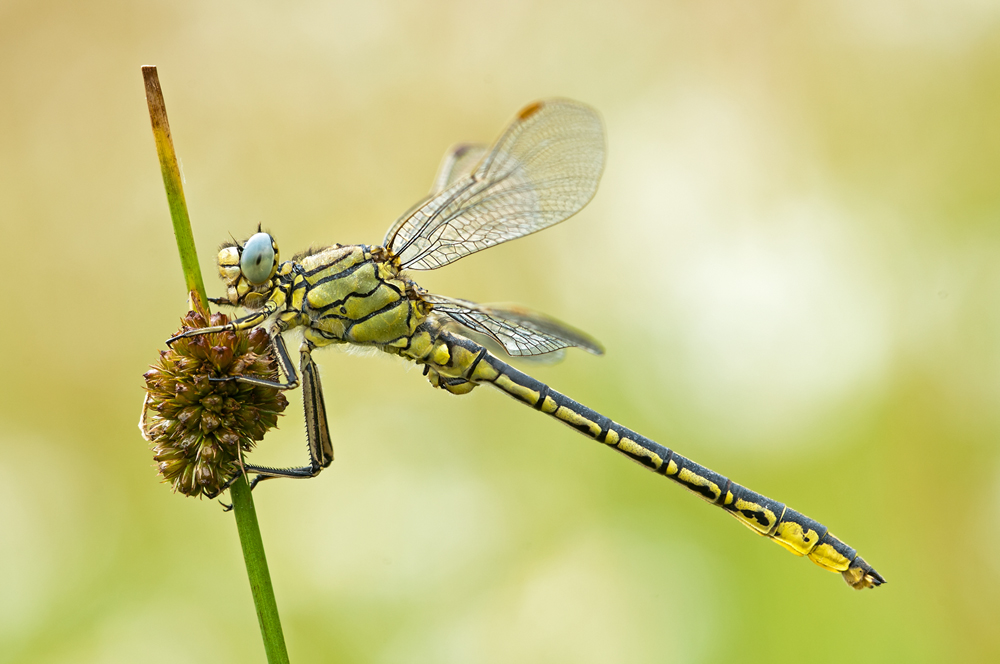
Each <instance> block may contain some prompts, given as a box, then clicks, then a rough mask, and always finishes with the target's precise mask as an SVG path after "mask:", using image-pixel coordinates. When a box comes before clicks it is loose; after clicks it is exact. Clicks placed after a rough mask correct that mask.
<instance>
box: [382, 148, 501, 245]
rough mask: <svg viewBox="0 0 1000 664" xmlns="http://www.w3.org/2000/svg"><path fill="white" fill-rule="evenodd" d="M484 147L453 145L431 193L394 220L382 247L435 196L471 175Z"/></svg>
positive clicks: (484, 151)
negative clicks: (458, 180)
mask: <svg viewBox="0 0 1000 664" xmlns="http://www.w3.org/2000/svg"><path fill="white" fill-rule="evenodd" d="M486 147H487V146H485V145H482V144H479V143H459V144H458V145H453V146H451V148H449V149H448V151H447V152H446V153H445V155H444V158H443V159H442V160H441V165H440V166H438V172H437V175H436V176H435V177H434V183H433V184H432V185H431V193H430V195H429V196H427V197H426V198H424V199H422V200H420V201H417V203H416V205H414V206H413V207H411V208H410V209H409V210H407V211H406V212H405V213H404V214H403V216H401V217H400V218H399V219H397V220H396V222H395V223H394V224H393V225H392V226H391V227H390V228H389V230H388V231H386V234H385V240H383V242H382V246H384V247H388V246H389V243H390V242H391V241H392V238H393V237H394V236H395V235H396V232H397V231H399V228H400V226H402V225H403V224H405V223H406V220H407V219H409V218H410V217H411V216H412V215H413V213H414V212H416V211H417V210H419V209H420V208H422V207H423V206H424V205H426V204H427V203H428V202H429V201H431V200H433V199H434V197H435V196H438V195H439V194H440V193H441V192H442V191H444V190H445V189H447V188H448V187H450V186H451V185H453V184H455V181H456V180H457V179H459V178H467V177H469V175H471V173H472V169H474V168H475V167H476V166H477V165H478V164H479V162H480V161H482V159H483V155H484V154H486Z"/></svg>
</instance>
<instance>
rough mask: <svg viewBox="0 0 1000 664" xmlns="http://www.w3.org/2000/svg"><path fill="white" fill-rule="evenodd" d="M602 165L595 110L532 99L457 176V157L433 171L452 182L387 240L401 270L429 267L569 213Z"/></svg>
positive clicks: (586, 195) (588, 192) (588, 193)
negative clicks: (450, 164) (472, 166)
mask: <svg viewBox="0 0 1000 664" xmlns="http://www.w3.org/2000/svg"><path fill="white" fill-rule="evenodd" d="M603 169H604V128H603V126H602V124H601V118H600V117H599V116H598V115H597V112H596V111H595V110H593V109H592V108H590V107H589V106H586V105H584V104H581V103H579V102H575V101H570V100H568V99H550V100H546V101H541V102H535V103H534V104H530V105H529V106H527V107H525V108H524V109H522V110H521V112H520V113H518V115H517V117H516V118H515V119H514V121H513V122H512V123H511V124H510V126H508V127H507V129H506V130H505V131H504V133H503V135H501V136H500V138H499V139H498V140H497V142H496V143H495V144H494V145H493V146H492V147H491V148H490V150H489V151H488V152H487V153H486V155H485V156H484V157H483V159H482V161H481V162H479V165H478V166H477V167H476V168H475V170H473V171H472V172H471V173H469V174H468V175H464V176H463V175H461V174H458V170H459V168H458V166H457V164H456V166H455V168H452V169H451V170H450V173H449V175H447V176H444V177H443V178H442V177H441V176H440V175H439V181H440V180H441V179H443V180H448V179H449V178H451V179H453V182H452V184H450V185H449V186H446V188H445V189H444V190H443V191H441V192H440V193H439V194H437V195H436V196H432V197H431V198H430V200H428V201H426V202H425V203H423V204H422V205H419V206H418V207H417V209H415V210H414V211H412V212H410V213H408V214H407V215H404V217H403V218H401V219H400V220H399V221H397V222H396V224H394V225H393V228H392V229H390V232H389V234H388V235H387V237H386V243H385V246H386V247H388V248H389V249H390V250H391V251H392V252H393V253H394V254H395V255H396V256H398V257H399V259H400V265H401V266H402V267H403V268H404V269H411V270H433V269H435V268H438V267H441V266H442V265H447V264H448V263H451V262H453V261H456V260H458V259H459V258H462V257H463V256H468V255H469V254H471V253H474V252H476V251H480V250H482V249H486V248H488V247H492V246H494V245H497V244H500V243H501V242H506V241H508V240H513V239H515V238H519V237H521V236H524V235H528V234H529V233H534V232H535V231H539V230H541V229H543V228H547V227H548V226H551V225H553V224H557V223H559V222H560V221H562V220H563V219H566V218H567V217H570V216H571V215H573V214H575V213H576V212H577V211H579V210H580V208H582V207H583V206H584V205H586V204H587V202H588V201H590V199H591V198H592V197H593V196H594V193H595V192H596V191H597V183H598V181H599V180H600V178H601V171H602V170H603ZM453 174H454V175H453ZM439 181H436V183H435V186H437V184H439Z"/></svg>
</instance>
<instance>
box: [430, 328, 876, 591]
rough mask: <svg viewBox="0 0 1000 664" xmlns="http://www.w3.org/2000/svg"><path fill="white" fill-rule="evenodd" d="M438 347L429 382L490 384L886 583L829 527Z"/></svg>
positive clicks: (462, 347)
mask: <svg viewBox="0 0 1000 664" xmlns="http://www.w3.org/2000/svg"><path fill="white" fill-rule="evenodd" d="M437 341H438V343H439V344H441V345H444V346H446V347H447V349H448V357H449V362H448V366H447V369H446V370H445V371H444V372H443V373H442V372H441V371H440V370H439V369H438V368H437V367H432V369H431V371H433V372H434V373H432V374H431V376H430V378H431V382H432V383H433V384H435V385H437V386H439V387H444V388H445V389H448V390H449V391H451V392H454V393H458V394H463V393H465V392H468V391H470V390H471V389H472V388H473V387H474V386H475V385H476V384H480V383H489V384H491V385H493V386H494V387H496V388H497V389H499V390H501V391H502V392H504V393H506V394H508V395H509V396H511V397H513V398H515V399H517V400H518V401H521V402H522V403H524V404H526V405H528V406H531V407H532V408H534V409H536V410H539V411H541V412H543V413H545V414H547V415H550V416H551V417H554V418H555V419H557V420H559V421H561V422H562V423H563V424H566V425H568V426H570V427H572V428H574V429H576V430H577V431H579V432H581V433H583V434H584V435H586V436H588V437H590V438H593V439H594V440H596V441H598V442H600V443H603V444H605V445H607V446H608V447H611V448H613V449H615V450H617V451H618V452H621V453H622V454H624V455H625V456H627V457H629V458H630V459H632V460H633V461H635V462H637V463H639V464H641V465H643V466H645V467H647V468H649V469H650V470H652V471H654V472H656V473H659V474H660V475H664V476H666V477H669V478H670V479H672V480H674V481H675V482H677V483H678V484H680V485H681V486H683V487H684V488H685V489H687V490H689V491H691V492H692V493H694V494H695V495H697V496H699V497H700V498H702V499H703V500H705V501H707V502H709V503H712V504H714V505H718V506H719V507H721V508H723V509H724V510H726V512H728V513H729V514H731V515H732V516H733V517H735V518H736V519H737V520H738V521H739V522H740V523H742V524H743V525H745V526H747V527H748V528H750V529H751V530H753V531H754V532H756V533H758V534H759V535H762V536H765V537H768V538H770V539H772V540H774V541H775V542H776V543H778V544H780V545H781V546H782V547H784V548H785V549H788V550H789V551H791V552H792V553H794V554H795V555H798V556H807V557H808V558H809V559H810V560H812V561H813V562H814V563H816V564H817V565H819V566H820V567H822V568H824V569H826V570H829V571H833V572H840V573H841V574H842V575H843V577H844V579H845V581H847V583H848V584H849V585H851V586H852V587H854V588H859V589H860V588H871V587H874V586H878V585H881V584H882V583H884V582H885V579H884V578H882V576H881V575H880V574H879V573H878V572H876V571H875V570H874V569H873V568H872V567H871V566H870V565H869V564H868V563H867V562H865V560H864V559H863V558H861V557H860V556H858V555H857V551H855V550H854V549H853V548H851V547H850V546H848V545H847V544H845V543H844V542H842V541H840V540H839V539H837V538H836V537H834V536H833V535H832V534H830V532H829V530H828V529H827V527H826V526H824V525H823V524H821V523H819V522H818V521H815V520H813V519H811V518H809V517H807V516H805V515H804V514H801V513H799V512H796V511H795V510H793V509H791V508H789V507H787V506H786V505H784V504H783V503H780V502H778V501H776V500H773V499H771V498H768V497H767V496H764V495H762V494H759V493H757V492H755V491H752V490H750V489H747V488H746V487H744V486H741V485H739V484H737V483H735V482H733V481H732V480H730V479H729V478H727V477H725V476H724V475H721V474H719V473H717V472H715V471H713V470H711V469H709V468H706V467H704V466H702V465H700V464H698V463H695V462H694V461H691V460H690V459H687V458H685V457H684V456H681V455H680V454H678V453H676V452H674V451H673V450H671V449H669V448H667V447H664V446H663V445H660V444H659V443H657V442H655V441H652V440H650V439H648V438H646V437H645V436H641V435H639V434H638V433H636V432H634V431H632V430H631V429H629V428H627V427H624V426H622V425H620V424H618V423H617V422H615V421H613V420H611V419H610V418H608V417H605V416H604V415H601V414H600V413H598V412H596V411H594V410H592V409H590V408H587V407H586V406H584V405H583V404H580V403H578V402H576V401H574V400H573V399H570V398H569V397H567V396H566V395H564V394H561V393H560V392H557V391H556V390H553V389H552V388H550V387H549V386H548V385H546V384H545V383H543V382H541V381H539V380H536V379H534V378H532V377H531V376H529V375H527V374H525V373H523V372H521V371H518V370H517V369H515V368H514V367H512V366H510V365H509V364H507V363H506V362H504V361H503V360H501V359H499V358H497V357H496V356H494V355H492V354H490V353H489V352H488V351H487V350H486V349H485V348H483V347H482V346H480V345H479V344H476V343H475V342H473V341H470V340H468V339H465V338H462V337H458V336H455V335H452V334H449V333H447V332H441V333H440V334H439V335H438V339H437ZM439 352H440V351H439ZM425 361H426V360H425ZM435 374H436V375H435ZM456 388H457V389H456Z"/></svg>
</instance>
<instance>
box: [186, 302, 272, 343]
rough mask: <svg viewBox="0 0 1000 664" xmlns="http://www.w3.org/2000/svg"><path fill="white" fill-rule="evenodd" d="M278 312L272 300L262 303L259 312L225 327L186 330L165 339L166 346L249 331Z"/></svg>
mask: <svg viewBox="0 0 1000 664" xmlns="http://www.w3.org/2000/svg"><path fill="white" fill-rule="evenodd" d="M277 310H278V303H277V302H275V301H273V300H268V301H267V302H265V303H264V307H263V308H262V309H261V310H260V311H255V312H253V313H252V314H247V315H246V316H243V317H242V318H237V319H235V320H231V321H229V322H228V323H226V324H225V325H216V326H214V327H197V328H194V329H193V330H188V331H187V332H181V333H180V334H178V335H176V336H173V337H170V338H169V339H167V345H168V346H169V345H170V344H172V343H174V342H175V341H177V340H178V339H184V338H187V337H197V336H198V335H201V334H211V333H213V332H227V331H228V332H236V331H237V330H249V329H252V328H255V327H257V326H258V325H260V324H261V323H263V322H264V321H266V320H267V319H268V318H270V317H271V316H272V315H273V314H274V312H276V311H277Z"/></svg>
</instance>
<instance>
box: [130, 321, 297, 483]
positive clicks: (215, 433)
mask: <svg viewBox="0 0 1000 664" xmlns="http://www.w3.org/2000/svg"><path fill="white" fill-rule="evenodd" d="M228 322H229V319H228V318H227V317H226V316H225V315H223V314H212V316H211V320H210V321H208V322H206V320H205V318H204V316H202V315H201V314H200V313H198V312H195V311H191V312H188V314H187V315H186V316H184V318H183V319H182V324H183V328H182V331H187V330H191V329H195V328H201V327H210V326H212V327H214V326H216V325H225V324H226V323H228ZM225 376H252V377H256V378H264V379H267V380H271V381H277V380H278V371H277V364H276V363H275V361H274V358H273V356H272V355H271V344H270V341H269V340H268V337H267V333H266V332H265V331H264V330H262V329H261V328H259V327H258V328H254V329H253V330H251V331H250V332H244V331H240V332H229V331H226V332H212V333H209V334H202V335H198V336H194V337H185V338H183V339H178V340H177V341H175V342H174V343H173V345H172V346H171V347H170V348H169V349H168V350H165V351H160V358H159V362H158V363H157V364H155V365H153V366H152V367H151V368H150V370H149V371H147V372H146V373H145V374H143V378H145V379H146V391H147V396H146V402H145V404H144V413H145V416H144V419H143V421H142V422H141V423H140V424H141V426H142V430H143V434H144V435H145V437H146V439H147V440H149V441H150V442H151V443H153V459H154V460H155V461H156V463H157V468H158V470H159V472H160V475H161V476H162V477H163V481H164V482H169V483H170V484H171V485H172V486H173V488H174V491H179V492H181V493H183V494H185V495H187V496H197V495H200V494H204V495H206V496H209V497H214V496H215V495H217V494H218V493H219V492H220V491H221V490H222V488H223V487H224V486H225V484H226V482H227V481H228V480H229V479H230V478H232V477H233V476H234V475H235V474H236V473H238V472H239V468H240V465H239V460H240V452H241V451H242V452H249V451H250V450H251V449H253V446H254V444H255V443H256V442H257V441H258V440H261V439H262V438H263V437H264V433H265V432H266V431H267V430H268V429H270V428H273V427H274V426H276V425H277V420H278V415H279V414H280V413H281V411H283V410H284V409H285V407H286V406H288V401H287V400H286V399H285V396H284V394H282V393H281V391H280V390H275V389H273V388H269V387H260V386H257V385H248V384H246V383H240V382H236V381H227V382H212V381H210V380H209V377H213V378H222V377H225Z"/></svg>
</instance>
